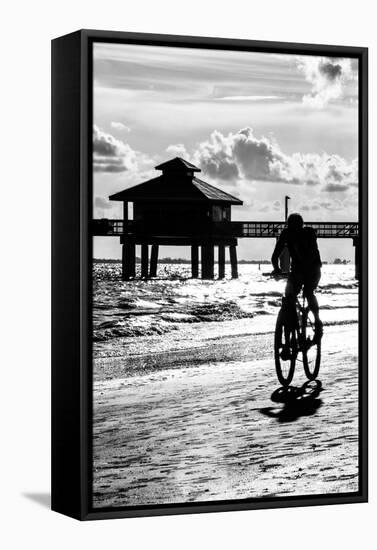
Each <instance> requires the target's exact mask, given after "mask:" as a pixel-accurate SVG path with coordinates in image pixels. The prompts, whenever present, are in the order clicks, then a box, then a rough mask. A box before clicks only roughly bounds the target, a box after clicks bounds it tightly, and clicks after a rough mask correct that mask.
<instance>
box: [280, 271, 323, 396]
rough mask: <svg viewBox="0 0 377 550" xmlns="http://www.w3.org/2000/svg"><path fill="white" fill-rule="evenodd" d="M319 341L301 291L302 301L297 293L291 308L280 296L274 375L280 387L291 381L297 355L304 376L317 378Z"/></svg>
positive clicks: (319, 358) (319, 364)
mask: <svg viewBox="0 0 377 550" xmlns="http://www.w3.org/2000/svg"><path fill="white" fill-rule="evenodd" d="M281 278H286V277H281ZM321 341H322V335H320V336H319V337H318V335H316V329H315V319H314V315H313V313H312V311H311V310H310V309H309V307H308V305H307V300H306V296H305V295H304V293H303V292H302V297H301V301H300V298H299V296H297V297H296V307H295V309H294V310H293V308H292V307H289V305H288V304H287V302H286V298H285V297H283V300H282V307H281V309H280V311H279V313H278V317H277V320H276V326H275V339H274V353H275V368H276V374H277V377H278V379H279V382H280V384H281V385H282V386H285V387H286V386H289V384H290V383H291V381H292V379H293V376H294V372H295V368H296V361H300V359H298V357H299V355H300V354H301V355H302V359H301V361H302V363H303V367H304V371H305V374H306V377H307V378H308V379H309V380H315V379H316V378H317V376H318V373H319V369H320V366H321Z"/></svg>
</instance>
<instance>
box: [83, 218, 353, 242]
mask: <svg viewBox="0 0 377 550" xmlns="http://www.w3.org/2000/svg"><path fill="white" fill-rule="evenodd" d="M306 225H307V226H310V227H312V228H313V229H314V230H315V231H316V233H317V237H318V238H321V239H354V238H356V237H358V235H359V224H358V223H357V222H308V223H306ZM285 226H286V225H285V222H258V221H257V222H251V221H250V222H249V221H234V222H227V221H225V222H209V223H207V224H206V225H205V226H203V227H202V226H198V225H192V226H176V224H174V225H170V224H169V221H167V222H164V223H161V224H158V225H153V226H152V225H150V224H146V223H145V222H142V221H134V220H130V221H126V222H124V220H111V219H107V218H104V219H96V220H93V222H92V234H93V235H96V236H109V237H112V236H114V237H116V236H122V235H124V234H142V233H149V234H150V233H154V234H156V235H158V234H161V233H163V234H170V235H182V234H193V235H198V234H201V233H203V234H206V235H208V234H212V235H218V236H224V237H235V238H248V237H249V238H273V237H275V238H276V237H278V236H279V235H280V233H281V232H282V231H283V229H284V228H285Z"/></svg>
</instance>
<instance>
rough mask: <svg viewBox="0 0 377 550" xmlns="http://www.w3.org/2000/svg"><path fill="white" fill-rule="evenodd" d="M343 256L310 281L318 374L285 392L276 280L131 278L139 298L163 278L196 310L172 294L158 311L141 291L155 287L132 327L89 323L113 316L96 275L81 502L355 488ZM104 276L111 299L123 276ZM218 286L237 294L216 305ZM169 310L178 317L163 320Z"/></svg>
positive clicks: (351, 322)
mask: <svg viewBox="0 0 377 550" xmlns="http://www.w3.org/2000/svg"><path fill="white" fill-rule="evenodd" d="M349 267H350V266H346V268H343V271H342V277H341V282H339V283H338V284H335V283H333V282H332V279H331V277H333V275H334V273H333V271H334V270H333V269H332V268H329V269H328V273H327V274H326V277H327V279H326V277H324V282H323V287H322V291H321V292H319V299H320V303H321V301H322V305H323V306H324V308H323V315H324V318H325V319H324V320H325V331H324V337H323V342H322V350H323V352H322V365H321V370H320V374H319V377H318V378H319V380H320V383H317V384H313V383H312V384H311V385H310V386H309V387H306V389H305V392H304V391H303V390H302V391H301V393H300V394H298V396H299V397H298V398H296V399H293V400H292V399H291V400H285V401H286V402H276V399H275V398H274V395H273V392H274V391H275V390H276V389H277V388H278V386H279V384H278V382H277V378H276V374H275V367H274V360H273V327H274V321H275V313H276V311H277V310H278V307H279V299H278V296H279V292H281V290H280V289H281V286H280V288H279V289H278V288H277V287H276V286H274V285H275V282H272V283H268V287H267V286H265V287H263V283H262V279H261V275H260V273H258V272H257V271H256V269H255V267H254V266H253V268H252V269H250V268H249V267H247V269H246V268H245V273H244V274H243V275H242V274H241V281H239V282H234V283H233V282H232V281H225V282H224V283H221V282H213V283H212V284H206V283H202V282H201V281H195V282H191V281H189V282H186V281H184V280H178V281H176V280H174V281H173V283H171V284H170V283H169V282H167V283H165V282H161V281H157V282H155V283H153V282H151V284H150V285H149V287H148V283H144V285H143V284H142V283H139V284H138V287H137V288H138V289H139V292H142V294H143V296H144V297H145V296H146V294H148V292H149V293H150V288H153V284H155V285H156V284H158V285H162V286H164V287H165V288H169V285H170V292H169V295H168V296H165V299H166V303H169V297H170V303H172V300H176V299H178V300H181V301H182V299H183V297H184V300H185V303H184V308H183V310H184V313H185V315H186V316H190V315H194V313H193V312H194V311H196V314H197V315H198V311H199V312H200V315H201V316H202V320H201V321H196V320H195V321H194V320H191V322H189V321H188V320H187V318H186V319H185V321H184V322H182V318H179V315H183V314H184V313H183V312H181V311H180V310H179V308H176V307H175V305H174V304H173V305H172V308H171V309H172V311H171V315H173V317H170V318H169V312H166V311H162V312H161V308H162V309H163V306H161V294H157V293H156V292H155V290H154V292H155V299H154V300H150V296H149V295H148V300H144V303H143V304H141V306H140V305H139V312H140V309H141V311H142V312H143V314H141V315H139V319H140V318H143V317H144V319H143V320H142V321H141V322H138V326H139V327H142V326H143V327H144V329H145V330H144V331H142V330H140V334H138V335H137V337H135V336H134V335H133V336H130V334H127V335H126V336H125V335H123V336H118V337H116V336H114V334H113V333H110V335H109V337H108V338H103V337H102V336H101V335H102V334H103V330H108V329H109V328H110V329H111V328H112V327H111V323H109V318H110V317H111V319H112V320H113V321H114V311H113V310H111V312H110V311H107V310H106V309H105V308H104V307H103V303H104V301H103V296H102V294H106V293H107V290H106V292H104V291H103V288H106V289H108V288H110V287H109V286H108V281H106V282H105V283H104V285H103V288H102V290H101V292H102V294H101V295H100V294H99V293H97V299H98V302H97V304H98V305H99V306H100V307H99V308H98V310H97V311H96V312H95V315H96V321H99V318H100V315H102V319H106V317H107V320H105V321H102V322H105V323H107V325H105V327H103V325H101V324H100V323H98V324H97V325H96V326H97V328H98V338H97V344H95V346H94V395H93V406H94V416H93V431H94V437H93V505H94V507H96V506H98V507H103V506H110V507H111V506H136V505H148V504H163V503H181V502H204V501H214V500H228V499H246V498H261V497H273V496H288V495H289V496H300V495H309V494H328V493H345V492H346V493H348V492H356V491H357V490H358V359H357V355H358V325H357V322H356V321H357V317H355V311H356V307H353V306H355V304H357V284H356V283H355V281H354V280H353V278H352V274H351V269H348V271H347V268H349ZM339 273H340V268H339V269H338V271H337V273H335V275H336V274H337V275H339ZM335 275H334V276H335ZM258 277H259V278H260V283H261V284H259V285H258ZM253 279H254V280H253ZM112 282H113V284H115V285H118V287H119V288H122V291H121V292H120V294H119V296H120V297H121V300H122V301H123V302H122V303H123V305H124V301H125V297H126V296H127V292H128V291H129V286H128V285H130V284H132V283H117V282H115V283H114V281H112ZM216 283H219V284H216ZM226 283H228V286H226ZM101 284H102V283H101ZM188 285H189V288H187V286H188ZM220 285H223V286H222V288H221V287H220ZM172 287H174V289H175V295H174V292H171V290H172ZM219 287H220V291H219V294H216V293H217V292H218V291H217V289H218V288H219ZM245 287H246V288H247V289H248V292H246V293H245ZM159 288H160V287H159ZM193 288H194V290H195V289H196V296H198V294H199V298H198V299H196V298H195V292H194V291H192V289H193ZM203 288H204V289H205V292H206V293H207V298H206V302H205V303H206V304H207V310H206V313H207V318H205V314H204V313H203V312H204V310H203V307H202V306H203V300H202V295H200V293H201V292H203ZM225 288H228V289H229V288H230V290H228V292H232V293H233V295H232V297H231V298H232V300H233V302H234V303H235V304H239V303H240V302H241V303H242V296H244V298H245V299H244V306H243V307H241V308H239V309H237V308H236V307H235V306H229V301H230V300H229V299H228V298H229V296H227V295H226V293H224V291H223V289H225ZM211 289H212V298H211V294H210V291H211ZM190 291H192V293H191V295H190ZM161 292H162V291H161ZM236 292H238V293H240V294H241V299H240V300H238V301H236V300H234V294H235V293H236ZM109 293H110V294H111V291H109ZM321 293H322V297H321ZM219 295H221V298H219ZM251 295H254V296H252V297H251V298H250V296H251ZM214 296H216V298H215V297H214ZM136 297H137V298H138V296H137V295H136ZM132 300H133V302H132V303H133V304H135V290H134V292H133V295H132ZM193 300H194V301H195V300H196V301H195V303H193ZM221 300H222V301H221ZM220 304H222V305H223V306H224V304H225V307H223V308H221V307H220ZM226 304H228V305H226ZM118 305H119V303H118ZM156 305H157V306H158V311H156V310H157V308H156ZM214 305H216V307H215V309H214ZM216 308H217V310H216ZM125 310H126V311H127V308H125ZM173 310H174V311H173ZM177 310H178V311H177ZM103 311H105V315H104V316H103ZM123 311H124V310H123ZM211 311H212V313H214V315H213V318H212V320H208V316H209V315H210V313H209V312H211ZM224 311H225V314H224ZM256 311H257V312H258V314H257V315H256V314H255V312H256ZM261 311H264V313H261ZM216 312H217V314H218V316H219V317H220V320H216ZM219 312H220V313H219ZM157 314H158V317H157ZM174 314H175V315H178V320H177V317H176V318H175V321H172V319H174ZM130 317H131V315H130ZM160 317H165V319H168V320H167V321H163V322H164V323H166V324H167V326H165V327H164V328H163V329H161V331H160V332H161V334H158V330H157V327H156V326H155V327H154V329H153V330H149V329H150V327H153V324H155V320H156V319H157V318H160ZM203 317H204V319H203ZM122 320H123V317H122ZM116 322H117V323H118V320H117V321H116ZM123 322H124V321H123ZM113 324H114V323H113ZM117 326H118V327H119V323H118V325H117ZM124 326H125V327H127V326H130V325H127V321H126V322H124ZM161 326H163V325H161ZM173 326H174V328H172V327H173ZM167 327H168V328H167ZM101 330H102V333H101ZM127 330H128V329H127ZM108 334H109V333H108ZM305 380H306V379H305V376H304V373H303V369H302V364H301V363H298V365H297V368H296V374H295V378H294V380H293V382H292V385H293V386H295V387H296V388H303V384H304V383H305Z"/></svg>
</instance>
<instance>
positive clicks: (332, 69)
mask: <svg viewBox="0 0 377 550" xmlns="http://www.w3.org/2000/svg"><path fill="white" fill-rule="evenodd" d="M296 61H297V67H298V69H299V70H300V71H301V72H302V73H303V74H304V76H305V80H306V81H307V82H309V83H310V84H311V92H310V94H306V95H304V96H303V98H302V101H303V103H304V104H305V105H307V106H310V107H317V108H323V107H325V106H326V105H327V104H328V103H329V102H330V101H333V100H336V99H340V98H341V97H342V96H343V93H344V87H345V84H346V83H347V82H348V81H350V80H353V79H355V73H354V72H353V70H352V65H351V59H338V58H327V57H314V56H299V57H297V60H296Z"/></svg>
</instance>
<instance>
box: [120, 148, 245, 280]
mask: <svg viewBox="0 0 377 550" xmlns="http://www.w3.org/2000/svg"><path fill="white" fill-rule="evenodd" d="M156 170H160V171H161V172H162V174H161V175H159V176H157V177H156V178H153V179H150V180H148V181H145V182H143V183H140V184H139V185H135V186H134V187H130V188H129V189H125V190H124V191H120V192H119V193H115V194H114V195H111V196H110V200H112V201H121V202H123V212H124V214H123V217H124V219H123V223H124V230H123V234H122V236H121V237H120V239H121V244H122V266H123V277H124V278H125V279H129V278H133V277H135V257H136V255H135V246H136V245H141V276H142V277H145V278H146V277H149V276H151V277H154V276H156V273H157V262H158V250H159V246H160V245H170V246H190V247H191V268H192V276H193V277H199V250H200V251H201V254H200V256H201V277H202V278H203V279H213V278H214V271H215V270H214V266H215V248H217V249H218V277H219V278H223V277H224V276H225V251H226V248H227V247H228V248H229V251H230V262H231V273H232V277H237V276H238V269H237V252H236V247H237V239H236V238H235V237H233V236H232V233H231V231H230V230H229V229H230V227H231V223H230V222H231V207H232V205H242V204H243V203H242V201H241V200H239V199H238V198H237V197H234V196H232V195H230V194H229V193H225V191H222V190H221V189H219V188H217V187H214V186H213V185H210V184H209V183H207V182H205V181H203V180H202V179H200V178H198V177H197V176H196V174H197V173H198V172H200V171H201V170H200V168H198V167H197V166H194V165H193V164H191V163H190V162H188V161H186V160H184V159H182V158H179V157H176V158H174V159H172V160H169V161H167V162H164V163H162V164H160V165H158V166H156ZM128 203H132V204H133V219H132V220H129V219H128ZM149 245H151V256H150V259H149Z"/></svg>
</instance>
